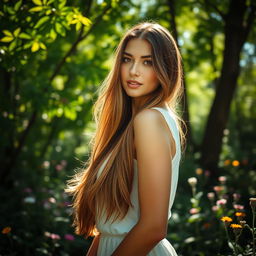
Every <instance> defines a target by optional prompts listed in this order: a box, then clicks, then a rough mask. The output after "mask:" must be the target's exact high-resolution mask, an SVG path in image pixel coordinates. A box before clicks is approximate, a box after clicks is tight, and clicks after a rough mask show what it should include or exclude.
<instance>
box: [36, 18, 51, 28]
mask: <svg viewBox="0 0 256 256" xmlns="http://www.w3.org/2000/svg"><path fill="white" fill-rule="evenodd" d="M49 19H50V17H49V16H44V17H42V18H41V19H40V20H39V21H38V22H37V23H36V25H35V28H39V27H40V26H42V25H43V24H44V23H45V22H47V21H48V20H49Z"/></svg>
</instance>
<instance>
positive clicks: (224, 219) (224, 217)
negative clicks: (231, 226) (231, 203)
mask: <svg viewBox="0 0 256 256" xmlns="http://www.w3.org/2000/svg"><path fill="white" fill-rule="evenodd" d="M220 220H221V221H222V222H231V221H232V219H231V218H230V217H227V216H223V217H222V218H221V219H220Z"/></svg>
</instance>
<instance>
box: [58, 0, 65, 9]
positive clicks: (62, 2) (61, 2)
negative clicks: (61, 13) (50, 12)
mask: <svg viewBox="0 0 256 256" xmlns="http://www.w3.org/2000/svg"><path fill="white" fill-rule="evenodd" d="M66 2H67V1H66V0H60V3H59V6H58V7H59V9H62V8H63V7H64V6H65V5H66Z"/></svg>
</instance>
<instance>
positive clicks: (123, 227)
mask: <svg viewBox="0 0 256 256" xmlns="http://www.w3.org/2000/svg"><path fill="white" fill-rule="evenodd" d="M151 109H155V110H157V111H159V112H160V113H161V115H162V117H163V118H164V119H165V121H166V123H167V125H168V127H169V129H170V132H171V134H172V137H173V139H174V141H175V145H176V147H175V155H174V157H173V159H172V170H171V171H172V176H171V191H170V200H169V208H168V219H170V217H171V208H172V205H173V202H174V198H175V193H176V188H177V182H178V175H179V163H180V157H181V149H180V138H179V130H178V126H177V123H176V121H175V117H174V115H173V114H172V112H171V110H170V109H169V108H160V107H153V108H151ZM107 160H108V158H107V159H106V161H105V162H104V164H103V165H102V166H101V168H100V169H99V172H98V177H99V176H100V175H101V172H102V170H103V168H104V166H105V164H106V163H107ZM138 171H139V170H138V165H137V160H136V159H134V178H133V185H132V191H131V194H130V198H131V203H132V205H133V207H130V208H129V210H128V212H127V214H126V216H125V217H124V218H123V219H122V220H117V221H114V222H113V223H112V219H110V220H108V221H107V222H106V223H105V216H104V210H103V209H98V212H101V214H100V215H98V216H96V227H97V229H98V231H99V232H100V233H101V235H100V244H99V247H98V253H97V255H98V256H103V255H104V256H110V255H111V254H112V253H113V251H114V250H115V249H116V248H117V247H118V245H119V244H120V243H121V241H122V240H123V238H124V237H125V236H126V234H127V233H128V232H129V231H130V230H131V229H132V228H133V227H134V225H135V224H136V223H137V222H138V220H139V217H140V208H139V199H138ZM148 255H150V256H153V255H161V256H162V255H163V256H164V255H177V254H176V252H175V250H174V249H173V247H172V246H171V244H170V243H169V242H168V241H167V240H166V239H163V240H161V241H160V242H159V243H158V244H157V245H156V246H155V247H154V248H153V250H151V252H150V253H149V254H148Z"/></svg>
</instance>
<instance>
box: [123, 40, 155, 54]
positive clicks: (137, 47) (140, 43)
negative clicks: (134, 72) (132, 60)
mask: <svg viewBox="0 0 256 256" xmlns="http://www.w3.org/2000/svg"><path fill="white" fill-rule="evenodd" d="M151 52H152V47H151V45H150V43H149V42H148V41H147V40H145V39H141V38H134V39H131V40H130V41H129V42H128V43H127V45H126V47H125V49H124V53H128V55H131V56H133V57H138V56H139V57H142V56H143V57H145V56H149V55H151Z"/></svg>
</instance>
